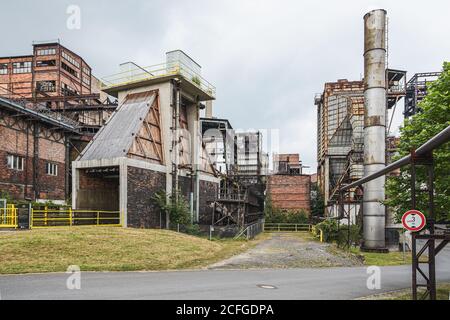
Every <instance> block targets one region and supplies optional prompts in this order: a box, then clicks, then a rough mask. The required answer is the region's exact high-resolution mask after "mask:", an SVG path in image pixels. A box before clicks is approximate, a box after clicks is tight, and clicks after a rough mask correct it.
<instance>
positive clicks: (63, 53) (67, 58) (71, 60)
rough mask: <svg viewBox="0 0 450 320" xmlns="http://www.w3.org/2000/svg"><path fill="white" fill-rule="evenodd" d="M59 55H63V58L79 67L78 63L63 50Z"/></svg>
mask: <svg viewBox="0 0 450 320" xmlns="http://www.w3.org/2000/svg"><path fill="white" fill-rule="evenodd" d="M61 55H62V56H63V58H64V59H66V60H67V61H68V62H70V63H71V64H73V65H74V66H75V67H77V68H80V63H79V62H78V61H76V60H75V59H74V58H72V57H71V56H69V55H68V54H67V53H65V52H64V51H63V52H62V54H61Z"/></svg>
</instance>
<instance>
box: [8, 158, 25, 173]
mask: <svg viewBox="0 0 450 320" xmlns="http://www.w3.org/2000/svg"><path fill="white" fill-rule="evenodd" d="M8 168H9V169H12V170H18V171H23V157H20V156H15V155H12V154H11V155H9V156H8Z"/></svg>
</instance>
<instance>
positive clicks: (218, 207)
mask: <svg viewBox="0 0 450 320" xmlns="http://www.w3.org/2000/svg"><path fill="white" fill-rule="evenodd" d="M210 108H211V104H209V105H208V104H207V106H206V111H207V112H206V116H207V117H205V118H202V119H201V128H202V135H203V143H204V144H205V148H206V150H207V152H208V154H209V156H210V159H211V161H212V163H213V165H214V166H215V168H216V171H217V172H218V174H219V176H220V190H219V193H218V194H217V196H216V199H215V201H214V202H213V205H212V206H213V214H212V219H211V222H212V224H213V225H214V226H234V227H236V228H238V229H239V228H241V227H243V226H245V225H247V224H249V223H252V222H255V221H257V220H258V219H261V218H262V217H263V212H264V199H265V195H264V193H265V189H266V185H265V184H266V175H267V172H268V154H267V153H266V152H264V151H263V148H262V146H263V135H262V132H260V131H253V130H252V131H248V132H244V131H236V130H234V129H233V127H232V126H231V124H230V122H229V121H228V120H226V119H217V118H213V117H211V114H212V112H211V111H209V110H211V109H210ZM208 116H209V117H208Z"/></svg>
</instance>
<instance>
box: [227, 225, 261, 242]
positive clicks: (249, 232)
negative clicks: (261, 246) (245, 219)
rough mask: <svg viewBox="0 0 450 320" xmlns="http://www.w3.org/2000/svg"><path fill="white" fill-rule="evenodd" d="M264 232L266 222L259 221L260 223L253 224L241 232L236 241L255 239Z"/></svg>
mask: <svg viewBox="0 0 450 320" xmlns="http://www.w3.org/2000/svg"><path fill="white" fill-rule="evenodd" d="M263 231H264V220H258V222H255V223H252V224H250V225H248V226H246V227H245V228H244V230H242V231H241V232H239V233H238V234H237V235H236V237H234V238H235V239H239V238H241V237H245V238H246V239H247V240H250V239H253V238H255V237H256V236H257V235H258V234H260V233H262V232H263Z"/></svg>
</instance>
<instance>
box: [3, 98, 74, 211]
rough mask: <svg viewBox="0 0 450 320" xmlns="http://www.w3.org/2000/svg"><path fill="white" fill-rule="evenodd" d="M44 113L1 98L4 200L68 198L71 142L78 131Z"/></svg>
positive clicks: (62, 199)
mask: <svg viewBox="0 0 450 320" xmlns="http://www.w3.org/2000/svg"><path fill="white" fill-rule="evenodd" d="M40 111H41V110H39V109H36V108H34V109H32V108H30V107H29V106H26V105H23V104H19V103H17V102H13V101H11V100H8V99H4V98H0V137H1V139H0V194H1V196H0V198H1V197H2V196H3V197H11V198H13V199H16V200H24V199H26V200H34V201H39V200H52V201H56V202H58V201H64V200H65V199H66V196H67V194H66V193H67V192H68V183H69V178H68V164H69V161H68V157H69V152H68V151H69V148H68V141H69V139H70V137H71V136H72V135H76V132H77V130H76V128H75V127H74V125H73V124H72V123H71V122H70V121H67V122H65V121H64V119H63V118H61V117H55V114H52V113H45V112H44V113H42V112H40Z"/></svg>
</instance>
